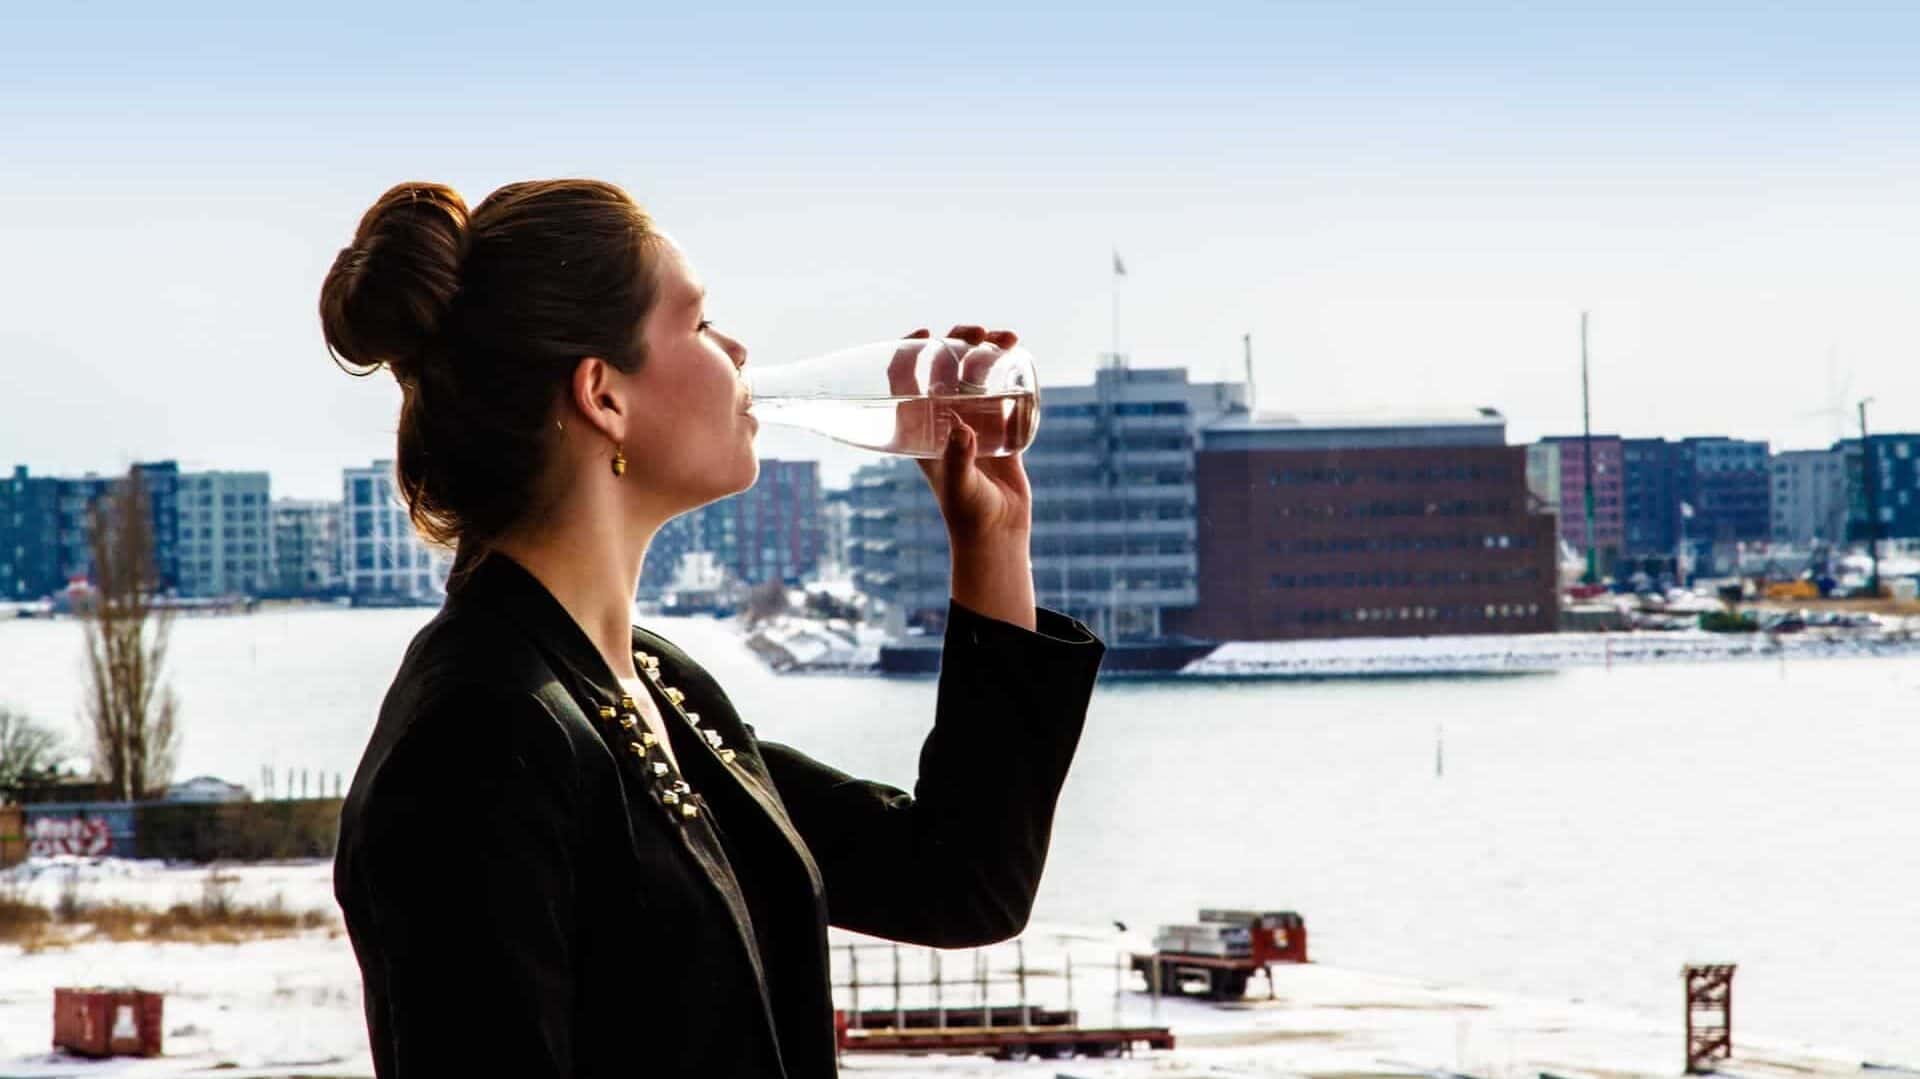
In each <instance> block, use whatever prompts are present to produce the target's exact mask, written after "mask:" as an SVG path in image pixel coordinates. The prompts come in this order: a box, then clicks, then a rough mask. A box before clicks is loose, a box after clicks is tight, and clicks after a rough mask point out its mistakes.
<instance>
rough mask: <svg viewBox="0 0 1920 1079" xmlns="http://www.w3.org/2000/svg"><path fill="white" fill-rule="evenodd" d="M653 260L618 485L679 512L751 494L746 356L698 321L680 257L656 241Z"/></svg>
mask: <svg viewBox="0 0 1920 1079" xmlns="http://www.w3.org/2000/svg"><path fill="white" fill-rule="evenodd" d="M656 257H657V272H658V273H659V275H660V277H659V282H658V292H657V293H656V298H655V301H654V307H653V310H652V311H651V312H650V313H649V314H648V315H647V320H646V324H645V326H644V327H643V329H642V331H641V332H642V336H643V338H644V339H645V341H646V359H645V360H644V361H643V362H642V363H641V365H640V370H638V371H637V372H635V373H634V374H633V375H631V376H629V377H630V378H631V380H632V382H631V386H632V389H633V391H634V399H635V400H636V401H638V412H637V414H636V416H635V418H634V422H633V423H630V424H629V425H628V429H627V445H626V454H627V460H628V470H629V471H628V477H627V478H628V480H629V482H638V483H640V484H643V485H644V486H645V487H646V489H647V490H648V491H649V492H650V493H655V494H658V495H660V496H661V497H663V498H665V499H667V500H668V501H669V502H670V503H671V505H673V506H676V507H681V509H680V510H677V511H676V512H684V510H688V509H693V508H695V507H698V506H703V505H705V504H707V503H709V502H713V501H716V500H718V499H721V498H725V497H727V496H728V495H732V494H737V493H739V492H741V491H744V490H746V489H747V488H749V487H752V486H753V483H754V481H755V480H756V479H758V478H759V474H760V462H759V460H758V459H757V458H756V457H755V456H754V451H753V436H754V433H755V432H756V431H758V430H759V421H758V420H756V419H754V418H753V417H752V416H751V415H748V414H747V411H746V408H747V404H748V402H749V401H750V399H751V398H750V397H749V395H748V392H747V386H746V382H745V381H744V380H743V379H742V378H741V377H740V368H741V367H743V366H745V365H746V362H747V350H746V348H745V347H744V346H743V345H741V344H740V342H738V341H735V340H734V339H733V338H731V337H728V336H727V335H726V334H724V333H722V332H720V330H718V329H717V328H715V327H714V325H713V324H712V323H711V322H709V321H708V320H707V313H706V302H705V301H706V289H705V288H704V287H703V286H702V285H701V284H700V280H699V278H698V277H696V276H695V275H694V273H693V268H692V267H691V266H690V265H688V263H687V259H686V256H685V255H683V254H682V253H681V251H680V249H679V248H678V247H676V246H675V245H674V244H673V243H672V241H669V240H662V241H661V243H660V247H659V249H658V252H657V256H656Z"/></svg>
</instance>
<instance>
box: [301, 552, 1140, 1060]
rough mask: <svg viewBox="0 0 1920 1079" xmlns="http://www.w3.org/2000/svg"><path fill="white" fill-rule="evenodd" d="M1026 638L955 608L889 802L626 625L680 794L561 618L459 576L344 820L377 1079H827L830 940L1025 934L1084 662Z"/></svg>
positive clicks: (494, 580)
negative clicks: (750, 715)
mask: <svg viewBox="0 0 1920 1079" xmlns="http://www.w3.org/2000/svg"><path fill="white" fill-rule="evenodd" d="M1038 625H1039V629H1038V632H1029V631H1027V630H1025V629H1022V628H1020V627H1017V626H1013V625H1010V624H1008V623H1005V622H1001V621H998V620H996V619H991V618H988V617H986V616H983V615H981V614H979V613H977V612H974V611H971V610H969V609H967V608H966V607H963V606H961V605H960V604H958V603H953V604H952V605H951V607H950V613H949V617H948V622H947V631H946V640H945V650H944V653H943V660H942V662H943V667H942V670H941V674H940V681H939V690H938V696H937V698H936V701H935V704H934V720H933V730H932V732H931V733H930V734H929V735H928V736H927V739H926V742H925V744H924V746H923V747H922V750H921V756H920V777H919V781H918V783H917V785H916V786H915V788H914V793H913V794H912V795H908V794H907V793H905V792H903V791H900V790H898V789H895V788H893V787H889V786H885V785H883V784H879V783H871V782H866V781H863V780H859V779H855V778H853V777H851V776H848V775H845V774H843V773H841V772H839V771H836V770H835V769H833V768H831V767H828V766H827V765H824V764H821V763H819V762H817V761H814V760H812V759H810V758H808V757H807V756H806V755H804V754H802V753H800V752H799V751H797V750H794V749H791V748H788V747H786V746H783V745H778V744H776V743H773V742H760V741H758V740H757V739H756V738H755V737H754V734H753V729H752V728H751V727H749V726H747V725H746V724H745V723H743V722H742V721H741V719H740V717H739V716H738V715H737V714H736V713H735V712H734V709H733V706H732V705H731V704H730V703H729V702H728V700H727V696H726V694H725V693H724V692H722V690H721V689H720V687H719V685H718V684H716V683H715V682H714V680H713V679H712V678H711V677H710V676H708V674H707V673H706V672H705V671H704V670H702V669H701V668H700V666H699V665H698V664H696V663H694V662H693V661H692V660H691V659H689V658H688V657H687V656H686V655H685V654H684V653H682V652H681V651H680V650H679V649H677V648H675V647H674V646H673V645H672V644H670V643H668V642H667V641H665V640H663V639H662V638H660V637H658V636H655V635H654V634H651V633H649V632H647V631H645V630H642V629H638V628H636V629H635V630H634V635H633V642H634V648H635V650H636V654H637V656H638V657H639V658H640V662H642V663H643V664H651V665H652V666H653V671H654V673H653V675H652V676H651V681H650V691H651V692H653V693H654V695H655V699H656V701H657V702H658V704H659V706H660V710H661V713H662V716H663V718H665V719H666V720H667V726H668V728H669V737H670V739H671V743H672V748H673V750H674V754H675V756H676V757H677V758H678V761H679V765H680V771H678V772H675V771H673V770H672V769H670V768H668V767H667V765H666V764H665V762H664V757H663V756H662V755H661V754H660V753H659V750H658V748H657V747H655V746H652V745H651V744H650V743H651V736H650V735H649V734H647V732H646V728H645V725H644V724H638V725H633V724H629V723H627V719H628V717H629V716H630V715H631V714H632V712H631V710H630V708H631V703H630V702H629V704H627V705H623V704H622V703H621V701H620V692H621V691H620V688H619V686H618V683H617V682H616V681H615V680H614V678H613V677H612V675H611V673H610V672H609V671H608V669H607V666H606V664H605V662H604V661H603V660H602V659H601V657H600V655H599V653H598V652H597V651H596V650H595V649H594V647H593V645H592V643H591V642H590V641H589V640H588V639H587V637H586V635H585V633H583V632H582V631H581V629H580V628H579V626H578V625H577V624H576V623H575V622H574V621H573V619H572V617H571V616H569V615H568V614H567V612H566V610H565V609H564V608H562V607H561V606H560V604H559V603H558V601H556V600H555V599H554V598H553V597H552V595H551V594H549V593H548V592H547V591H546V589H545V588H544V587H542V586H541V584H540V583H539V581H538V580H536V579H535V578H534V577H533V576H532V575H531V574H529V573H527V572H526V571H525V570H524V569H522V568H521V567H520V566H519V565H517V564H516V563H514V562H513V561H511V560H510V559H508V558H506V557H504V556H501V555H497V554H496V555H493V556H491V557H489V558H487V559H485V560H484V561H482V562H481V563H480V564H479V565H478V566H477V567H476V568H475V569H474V570H473V572H472V574H471V575H470V576H469V577H467V578H466V579H465V581H464V582H463V583H462V584H461V585H460V586H459V587H458V588H457V589H456V590H455V591H454V592H453V593H452V594H451V595H450V596H449V597H448V600H447V603H446V606H445V607H444V608H443V609H442V611H441V613H440V614H439V615H438V616H437V617H435V618H434V619H433V621H432V622H430V623H429V624H428V625H427V626H426V627H425V628H424V629H422V630H421V631H420V633H419V635H418V636H417V637H415V638H414V641H413V643H412V645H411V646H410V647H409V648H408V650H407V653H406V658H405V659H404V661H403V662H402V664H401V667H400V671H399V674H398V675H397V676H396V677H395V679H394V682H393V686H392V688H391V689H390V690H389V692H388V694H387V697H386V701H385V703H384V704H383V705H382V706H381V709H380V718H379V722H378V724H377V726H376V727H375V728H374V731H373V736H372V738H371V739H370V741H369V743H368V745H367V749H366V754H365V756H364V757H363V758H362V759H361V762H360V767H359V769H358V771H356V772H355V774H354V778H353V786H352V789H351V790H350V791H349V792H348V794H347V799H346V803H345V806H344V808H343V810H342V813H341V821H340V844H339V850H338V854H337V856H336V858H335V863H334V890H335V894H336V895H337V897H338V899H339V902H340V906H341V909H342V910H343V911H344V913H345V916H346V923H347V930H348V933H349V935H350V937H351V938H352V942H353V948H354V952H355V955H356V956H357V957H358V959H359V962H360V969H361V975H362V978H363V980H364V982H365V988H366V1009H367V1026H368V1031H369V1035H370V1037H371V1040H372V1046H373V1059H374V1067H375V1070H376V1072H377V1074H378V1075H379V1076H381V1079H422V1077H427V1076H480V1075H500V1076H516V1077H527V1079H541V1077H582V1079H586V1077H599V1076H621V1077H625V1079H654V1077H663V1076H683V1075H684V1076H694V1075H698V1076H786V1077H789V1079H803V1077H805V1079H812V1077H817V1076H831V1075H833V1074H835V1060H834V1032H833V1014H832V1009H833V1003H832V994H831V992H830V989H829V984H828V983H829V967H828V959H827V948H826V928H827V925H828V923H829V922H831V923H832V924H834V925H838V926H844V927H846V928H848V929H853V930H857V931H860V932H863V933H871V934H874V935H877V936H882V937H889V938H892V939H895V940H901V941H907V942H911V943H917V944H927V945H933V946H936V947H965V946H971V945H980V944H986V943H990V942H993V941H998V940H1004V939H1006V938H1008V937H1011V936H1013V935H1015V934H1017V933H1019V932H1020V931H1021V929H1022V928H1023V927H1024V926H1025V924H1026V921H1027V917H1028V913H1029V910H1030V909H1031V906H1032V902H1033V896H1034V891H1035V889H1036V888H1037V887H1038V884H1039V880H1040V871H1041V866H1042V864H1043V863H1044V862H1045V859H1046V852H1047V842H1048V835H1049V832H1050V830H1051V828H1052V819H1053V811H1054V805H1055V802H1056V800H1057V798H1058V795H1059V792H1060V787H1061V784H1062V783H1063V782H1064V780H1065V778H1066V772H1067V765H1068V762H1069V760H1070V759H1071V757H1072V755H1073V751H1074V747H1075V745H1076V743H1077V742H1078V740H1079V736H1080V730H1081V726H1082V724H1083V722H1084V720H1085V717H1086V709H1087V703H1088V700H1089V698H1090V696H1091V694H1092V690H1093V684H1094V678H1095V675H1096V672H1097V670H1098V668H1099V665H1100V659H1101V656H1102V654H1103V653H1104V651H1105V646H1104V645H1102V644H1101V643H1100V641H1099V640H1097V639H1096V638H1095V637H1094V636H1093V635H1092V634H1091V633H1090V632H1088V630H1087V628H1086V627H1085V626H1084V625H1082V624H1080V623H1079V622H1076V621H1074V620H1072V619H1070V618H1067V617H1065V616H1063V615H1060V614H1057V613H1054V612H1052V611H1046V610H1041V611H1040V612H1039V614H1038ZM793 688H794V693H793V698H792V707H793V708H794V709H796V710H797V711H799V712H800V713H801V714H802V715H804V714H805V713H806V711H807V709H808V707H809V706H808V704H807V699H806V683H805V682H804V681H803V680H795V682H794V683H793ZM643 742H644V743H647V744H643Z"/></svg>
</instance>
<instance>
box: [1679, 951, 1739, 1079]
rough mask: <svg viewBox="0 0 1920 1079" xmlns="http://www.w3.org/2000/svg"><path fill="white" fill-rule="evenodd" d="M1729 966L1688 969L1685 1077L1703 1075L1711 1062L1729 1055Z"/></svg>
mask: <svg viewBox="0 0 1920 1079" xmlns="http://www.w3.org/2000/svg"><path fill="white" fill-rule="evenodd" d="M1733 971H1734V966H1733V964H1732V963H1717V964H1713V965H1709V966H1689V967H1687V969H1686V970H1685V971H1684V972H1682V976H1683V977H1684V978H1685V979H1686V983H1687V1074H1688V1075H1707V1074H1710V1073H1712V1072H1713V1071H1715V1070H1716V1069H1715V1068H1714V1061H1716V1060H1725V1059H1727V1058H1728V1057H1731V1056H1732V1055H1733Z"/></svg>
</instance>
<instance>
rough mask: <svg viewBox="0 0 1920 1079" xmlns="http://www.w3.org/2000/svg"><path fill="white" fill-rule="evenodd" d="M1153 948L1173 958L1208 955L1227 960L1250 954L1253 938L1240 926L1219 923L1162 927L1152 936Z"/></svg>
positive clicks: (1245, 928)
mask: <svg viewBox="0 0 1920 1079" xmlns="http://www.w3.org/2000/svg"><path fill="white" fill-rule="evenodd" d="M1153 949H1154V951H1157V952H1169V953H1173V954H1177V955H1209V956H1219V957H1221V958H1229V959H1230V958H1239V957H1244V956H1248V955H1251V954H1253V939H1252V936H1251V935H1250V934H1249V933H1248V931H1247V927H1246V926H1244V925H1229V924H1226V923H1221V922H1214V923H1207V924H1202V925H1163V926H1161V927H1160V931H1159V932H1158V933H1156V934H1155V935H1154V938H1153Z"/></svg>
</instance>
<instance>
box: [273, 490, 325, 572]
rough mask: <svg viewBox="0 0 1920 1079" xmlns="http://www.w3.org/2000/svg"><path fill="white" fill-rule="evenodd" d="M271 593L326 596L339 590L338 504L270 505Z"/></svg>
mask: <svg viewBox="0 0 1920 1079" xmlns="http://www.w3.org/2000/svg"><path fill="white" fill-rule="evenodd" d="M273 565H274V591H276V592H278V593H279V594H280V595H283V596H328V595H333V594H335V593H338V592H339V591H341V589H342V581H341V576H340V503H338V502H330V501H327V500H326V499H299V498H282V499H277V500H276V501H275V502H274V503H273Z"/></svg>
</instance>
